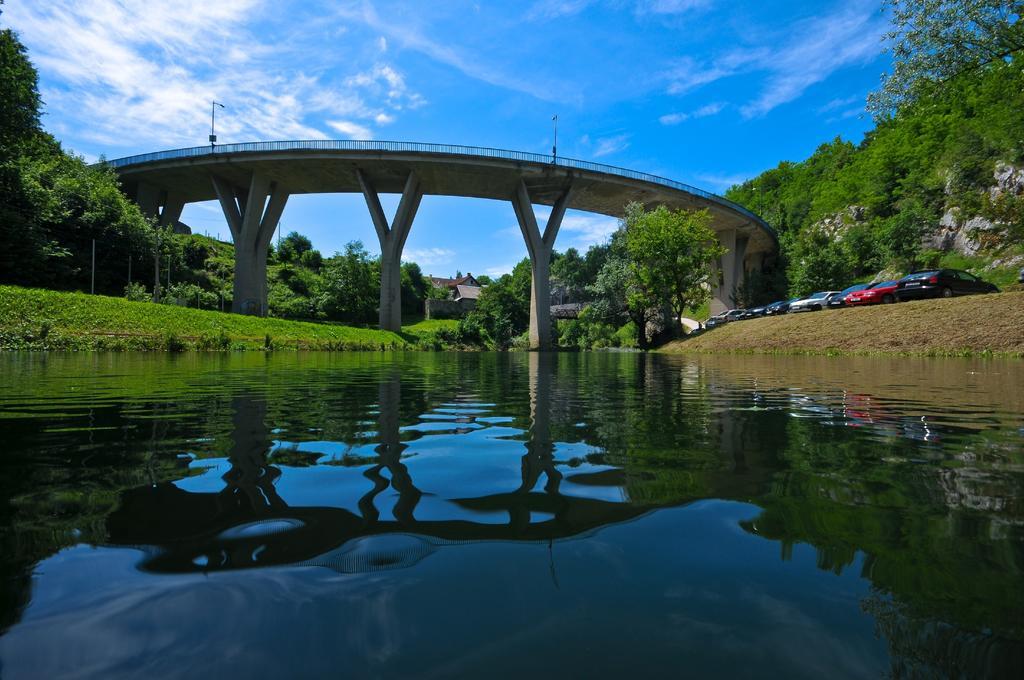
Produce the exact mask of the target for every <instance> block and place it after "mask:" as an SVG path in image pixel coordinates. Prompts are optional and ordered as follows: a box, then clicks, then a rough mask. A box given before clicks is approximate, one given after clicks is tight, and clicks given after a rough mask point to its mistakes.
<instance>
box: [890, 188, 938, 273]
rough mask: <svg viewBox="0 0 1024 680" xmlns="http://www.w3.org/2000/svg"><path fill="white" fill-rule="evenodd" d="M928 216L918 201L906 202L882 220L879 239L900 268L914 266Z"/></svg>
mask: <svg viewBox="0 0 1024 680" xmlns="http://www.w3.org/2000/svg"><path fill="white" fill-rule="evenodd" d="M928 217H929V216H928V214H927V212H926V211H925V210H924V208H923V206H921V204H920V203H917V202H908V203H907V204H905V205H904V206H903V208H902V209H901V210H900V211H899V212H897V213H896V214H895V215H892V216H890V217H888V218H886V219H885V220H884V221H883V223H882V228H881V230H880V233H879V240H880V242H881V244H882V247H883V248H884V249H885V252H886V254H887V255H888V256H889V258H890V260H891V262H892V263H893V264H894V265H896V267H897V268H899V269H900V270H902V271H912V270H913V269H915V268H916V265H917V260H918V257H919V256H920V254H921V237H922V236H923V235H924V232H925V229H926V228H927V227H928V222H929V219H928Z"/></svg>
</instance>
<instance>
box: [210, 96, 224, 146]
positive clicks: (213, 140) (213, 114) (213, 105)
mask: <svg viewBox="0 0 1024 680" xmlns="http://www.w3.org/2000/svg"><path fill="white" fill-rule="evenodd" d="M218 106H219V107H220V108H222V109H223V108H224V105H223V104H221V103H220V102H215V101H211V102H210V150H211V151H212V150H213V147H215V146H217V133H216V132H215V131H214V126H215V125H216V124H217V107H218Z"/></svg>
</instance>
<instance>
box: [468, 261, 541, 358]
mask: <svg viewBox="0 0 1024 680" xmlns="http://www.w3.org/2000/svg"><path fill="white" fill-rule="evenodd" d="M530 276H531V273H530V261H529V259H526V258H524V259H523V260H522V261H520V262H519V263H518V264H517V265H516V266H515V267H514V268H513V269H512V273H511V274H505V275H503V276H502V277H500V278H499V279H498V280H497V281H494V282H493V283H491V285H489V286H487V287H486V288H484V289H483V290H482V291H481V292H480V298H479V299H478V300H477V303H476V308H475V309H474V310H473V311H472V312H470V313H469V314H467V315H466V317H465V318H464V319H463V320H462V322H460V329H461V330H462V334H463V337H465V338H466V339H467V340H469V341H479V342H482V343H484V344H485V345H487V346H488V347H491V348H493V349H507V348H508V347H509V346H510V345H511V344H512V341H513V339H514V338H515V337H516V336H518V335H520V334H522V333H523V331H525V330H526V328H527V326H528V325H529V323H530Z"/></svg>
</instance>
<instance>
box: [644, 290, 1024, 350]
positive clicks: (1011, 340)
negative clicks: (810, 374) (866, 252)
mask: <svg viewBox="0 0 1024 680" xmlns="http://www.w3.org/2000/svg"><path fill="white" fill-rule="evenodd" d="M661 351H663V352H677V353H679V352H708V353H717V352H736V353H758V354H891V355H903V354H911V355H921V356H987V355H999V356H1017V357H1020V356H1024V293H1022V292H1012V293H997V294H994V295H975V296H969V297H962V298H952V299H949V300H920V301H915V302H903V303H900V304H894V305H879V306H874V307H860V308H852V309H839V310H829V311H822V312H808V313H804V314H786V315H785V316H777V317H766V318H761V319H751V320H748V321H738V322H733V323H729V324H726V325H725V326H722V327H719V328H715V329H712V330H710V331H706V332H704V333H702V334H700V335H697V336H694V337H690V338H685V339H683V340H676V341H674V342H671V343H669V344H668V345H666V346H665V347H663V348H662V349H661Z"/></svg>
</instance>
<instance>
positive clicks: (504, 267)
mask: <svg viewBox="0 0 1024 680" xmlns="http://www.w3.org/2000/svg"><path fill="white" fill-rule="evenodd" d="M516 264H517V263H515V262H511V263H506V264H499V265H497V266H494V267H488V268H487V269H485V270H484V274H486V275H487V276H490V277H491V278H492V279H496V278H498V277H499V276H503V275H504V274H511V273H512V270H513V269H514V268H515V266H516Z"/></svg>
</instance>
